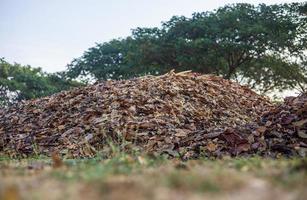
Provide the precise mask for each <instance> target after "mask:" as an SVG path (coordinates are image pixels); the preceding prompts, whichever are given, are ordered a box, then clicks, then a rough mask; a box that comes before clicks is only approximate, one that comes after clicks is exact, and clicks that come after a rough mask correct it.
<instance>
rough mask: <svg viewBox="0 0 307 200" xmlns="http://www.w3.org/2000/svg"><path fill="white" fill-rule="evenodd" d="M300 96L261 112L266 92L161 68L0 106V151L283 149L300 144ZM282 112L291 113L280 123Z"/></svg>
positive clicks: (189, 153)
mask: <svg viewBox="0 0 307 200" xmlns="http://www.w3.org/2000/svg"><path fill="white" fill-rule="evenodd" d="M301 98H303V99H302V100H295V99H292V101H290V100H289V101H288V102H287V103H286V104H285V105H283V106H281V107H278V108H276V109H275V110H274V112H268V110H270V109H274V107H273V106H272V105H271V104H270V102H269V101H268V100H267V99H266V98H264V97H262V96H260V95H257V94H256V93H255V92H253V91H252V90H250V89H248V88H247V87H244V86H240V85H239V84H237V83H234V82H231V81H228V80H224V79H222V78H220V77H216V76H209V75H200V74H196V73H190V72H184V73H177V74H176V73H174V72H169V73H167V74H165V75H162V76H157V77H155V76H145V77H141V78H135V79H130V80H122V81H106V82H102V83H98V84H94V85H91V86H87V87H82V88H77V89H73V90H71V91H65V92H61V93H58V94H55V95H52V96H50V97H45V98H41V99H36V100H30V101H25V102H22V103H20V104H18V105H16V106H12V107H9V108H5V109H2V110H0V135H1V138H0V152H1V154H5V155H9V156H13V157H14V156H28V155H33V154H45V155H50V153H51V152H53V151H58V152H60V153H61V154H65V155H66V156H67V157H90V156H94V155H96V154H97V152H103V151H104V150H105V149H106V148H108V147H109V146H110V143H112V144H116V145H118V146H120V147H122V148H123V149H125V148H127V149H128V147H131V146H132V147H134V148H136V149H139V150H140V151H142V152H147V153H154V154H167V155H170V156H171V157H173V156H180V157H182V158H186V159H188V158H195V157H199V156H208V157H209V156H223V155H246V154H251V153H258V152H260V153H262V154H270V153H271V151H275V150H277V151H278V150H280V149H282V151H278V152H281V153H283V152H285V151H284V150H285V149H287V150H288V151H289V149H290V148H291V150H292V149H293V148H294V146H293V145H294V144H295V145H296V148H298V146H299V145H301V144H300V143H299V142H302V143H303V144H302V145H306V143H304V141H299V140H298V139H297V138H298V136H296V135H295V134H297V131H298V129H301V128H302V127H303V125H302V123H303V122H302V121H300V119H302V118H304V119H306V96H304V97H300V99H301ZM294 101H295V102H294ZM296 101H298V102H296ZM292 104H295V106H294V107H295V109H293V108H292V107H291V106H292ZM296 106H297V107H296ZM301 107H303V109H304V110H303V111H302V110H301ZM265 112H266V115H265V117H264V118H260V116H261V115H262V114H263V113H265ZM284 115H287V116H288V115H289V116H291V117H290V118H287V119H286V124H285V123H284V122H285V121H283V120H284V117H283V116H284ZM255 121H256V122H257V121H259V124H257V123H253V122H255ZM260 122H261V123H262V122H263V123H264V124H261V123H260ZM281 122H282V123H281ZM305 122H306V120H305V121H304V124H305V125H306V123H305ZM295 123H298V125H297V124H296V125H295ZM284 125H285V127H284ZM305 125H304V126H305ZM274 130H276V132H278V133H276V132H274ZM266 132H269V133H270V134H269V135H268V136H270V137H267V136H265V134H266ZM304 133H305V132H304ZM293 135H295V137H294V138H292V136H293ZM304 136H305V135H304ZM292 140H293V141H292ZM283 142H284V143H285V144H284V145H285V146H284V147H280V148H277V147H276V145H280V146H282V145H283ZM274 145H275V146H274ZM291 145H292V146H291ZM288 151H286V152H287V153H288Z"/></svg>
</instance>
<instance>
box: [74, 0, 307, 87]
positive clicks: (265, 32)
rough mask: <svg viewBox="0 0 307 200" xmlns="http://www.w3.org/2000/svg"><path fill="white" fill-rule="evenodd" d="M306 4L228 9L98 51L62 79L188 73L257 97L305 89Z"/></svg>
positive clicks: (178, 20)
mask: <svg viewBox="0 0 307 200" xmlns="http://www.w3.org/2000/svg"><path fill="white" fill-rule="evenodd" d="M306 5H307V4H306V3H301V4H300V3H292V4H281V5H269V6H268V5H265V4H260V5H258V6H254V5H251V4H234V5H227V6H224V7H222V8H219V9H217V10H215V11H212V12H203V13H194V14H193V15H192V17H191V18H187V17H184V16H180V17H178V16H175V17H172V18H171V19H170V20H169V21H167V22H165V23H163V24H162V27H161V28H137V29H135V30H133V32H132V36H130V37H127V38H125V39H118V40H112V41H110V42H106V43H104V44H97V45H96V47H93V48H91V49H89V50H88V51H86V52H85V53H84V55H83V56H82V57H80V58H77V59H75V60H74V61H73V62H72V63H71V64H70V65H69V67H68V76H69V77H71V78H76V77H78V76H80V75H84V74H86V75H90V76H92V77H94V78H96V79H109V78H113V79H120V78H130V77H134V76H139V75H143V74H148V73H150V74H152V73H157V74H160V73H165V72H166V71H169V70H171V69H175V70H177V71H183V70H190V69H191V70H194V71H197V72H201V73H210V74H216V75H220V76H223V77H224V78H226V79H233V80H242V81H243V82H244V83H247V84H249V85H250V86H251V87H254V88H256V89H258V90H259V91H261V92H270V91H273V90H275V89H278V90H284V89H289V88H295V87H296V88H301V89H302V88H304V87H305V86H306V64H304V62H305V60H306V51H307V39H306V38H307V17H306V15H305V13H306Z"/></svg>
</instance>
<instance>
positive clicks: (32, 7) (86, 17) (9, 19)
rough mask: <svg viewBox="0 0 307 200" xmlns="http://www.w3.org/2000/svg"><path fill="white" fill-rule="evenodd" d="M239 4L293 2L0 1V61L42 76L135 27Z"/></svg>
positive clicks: (271, 0) (124, 34) (169, 0)
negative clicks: (36, 69) (30, 68)
mask: <svg viewBox="0 0 307 200" xmlns="http://www.w3.org/2000/svg"><path fill="white" fill-rule="evenodd" d="M242 2H244V3H253V4H258V3H266V4H274V3H285V2H293V1H285V0H267V1H261V0H245V1H239V0H113V1H111V0H0V57H4V58H5V59H6V60H7V61H9V62H12V63H13V62H17V63H20V64H23V65H26V64H29V65H31V66H33V67H42V68H43V70H44V71H47V72H56V71H62V70H65V66H66V65H67V64H68V63H70V62H71V60H72V59H73V58H77V57H80V56H81V55H82V54H83V52H84V51H85V50H87V49H88V48H89V47H93V46H94V45H95V43H97V42H98V43H102V42H107V41H109V40H111V39H113V38H119V37H126V36H128V35H130V33H131V29H134V28H136V27H155V26H160V24H161V21H167V20H169V19H170V18H171V17H172V16H174V15H184V16H187V17H189V16H191V14H192V13H193V12H202V11H210V10H213V9H216V8H218V7H220V6H224V5H225V4H231V3H242ZM296 2H304V0H302V1H300V0H298V1H296Z"/></svg>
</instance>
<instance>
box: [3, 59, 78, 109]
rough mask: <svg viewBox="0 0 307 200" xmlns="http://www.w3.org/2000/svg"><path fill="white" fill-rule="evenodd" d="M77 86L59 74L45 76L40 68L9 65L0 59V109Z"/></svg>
mask: <svg viewBox="0 0 307 200" xmlns="http://www.w3.org/2000/svg"><path fill="white" fill-rule="evenodd" d="M78 85H80V84H79V83H77V82H75V81H67V80H65V79H64V78H63V75H62V74H61V73H56V74H47V73H44V72H42V70H41V68H32V67H30V66H22V65H20V64H16V63H15V64H10V63H8V62H6V61H5V60H4V59H0V107H1V106H5V105H8V104H12V103H15V102H18V101H21V100H28V99H33V98H37V97H43V96H47V95H50V94H53V93H56V92H59V91H61V90H67V89H69V88H71V87H74V86H78Z"/></svg>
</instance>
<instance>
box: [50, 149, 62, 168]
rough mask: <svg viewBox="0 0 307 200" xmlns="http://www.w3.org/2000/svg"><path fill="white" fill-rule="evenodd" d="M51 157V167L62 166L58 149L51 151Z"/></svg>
mask: <svg viewBox="0 0 307 200" xmlns="http://www.w3.org/2000/svg"><path fill="white" fill-rule="evenodd" d="M51 158H52V167H53V168H60V167H62V166H63V161H62V158H61V156H60V154H59V152H58V151H53V152H52V153H51Z"/></svg>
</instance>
